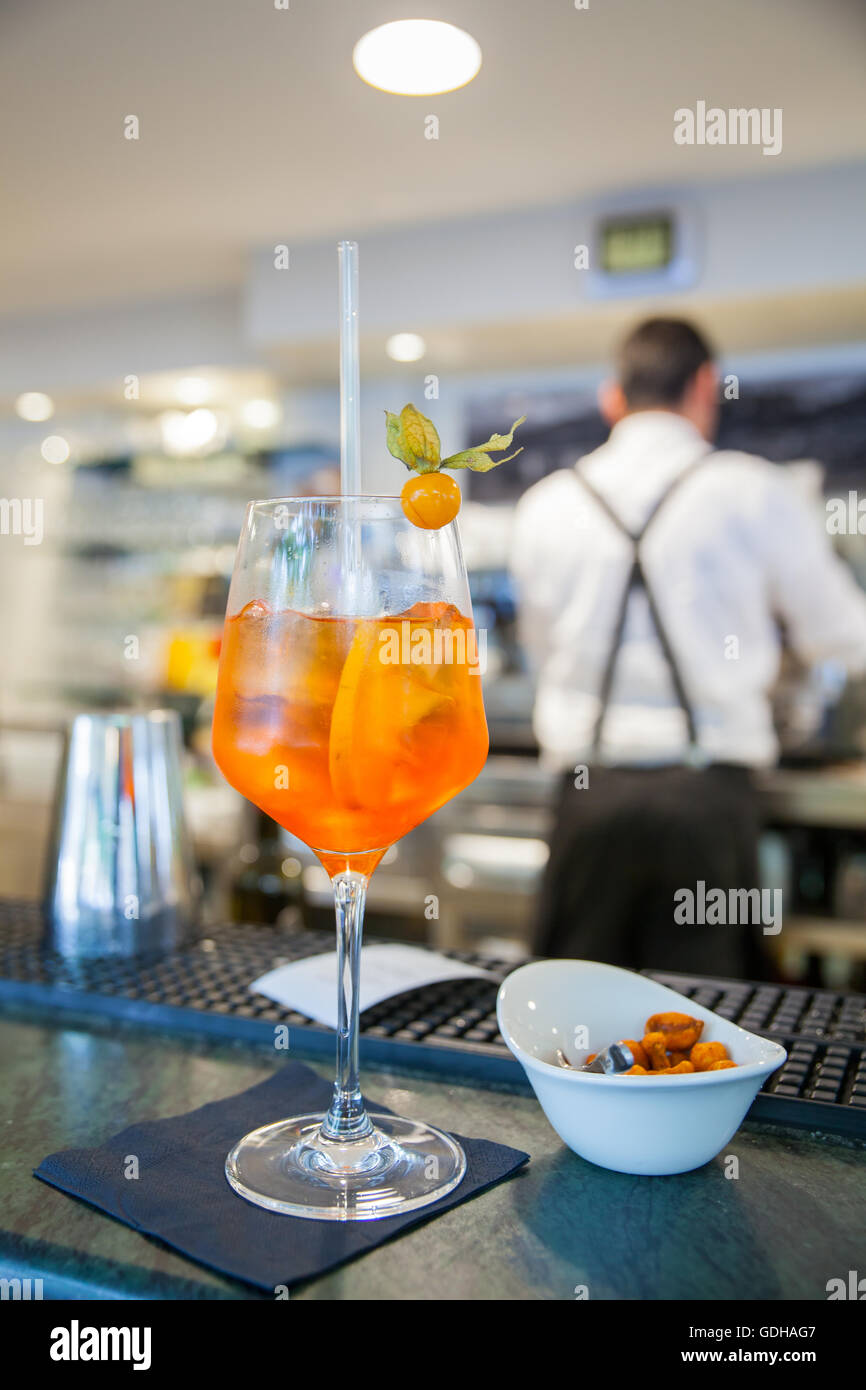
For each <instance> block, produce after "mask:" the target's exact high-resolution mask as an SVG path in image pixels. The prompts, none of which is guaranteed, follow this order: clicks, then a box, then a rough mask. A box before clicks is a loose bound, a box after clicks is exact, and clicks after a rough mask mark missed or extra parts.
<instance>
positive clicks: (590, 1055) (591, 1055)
mask: <svg viewBox="0 0 866 1390" xmlns="http://www.w3.org/2000/svg"><path fill="white" fill-rule="evenodd" d="M597 1056H598V1053H597V1052H588V1053H587V1054H586V1060H585V1061H584V1066H589V1064H590V1062H594V1061H595V1059H596V1057H597Z"/></svg>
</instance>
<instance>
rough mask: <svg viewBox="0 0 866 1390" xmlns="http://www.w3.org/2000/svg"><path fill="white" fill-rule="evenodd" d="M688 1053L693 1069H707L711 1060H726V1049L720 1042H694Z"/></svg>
mask: <svg viewBox="0 0 866 1390" xmlns="http://www.w3.org/2000/svg"><path fill="white" fill-rule="evenodd" d="M690 1055H691V1060H692V1061H693V1062H694V1064H695V1071H709V1069H710V1067H711V1066H712V1064H713V1062H725V1061H727V1060H728V1049H727V1048H726V1047H725V1044H724V1043H721V1042H703V1043H695V1045H694V1047H693V1048H692V1050H691V1054H690Z"/></svg>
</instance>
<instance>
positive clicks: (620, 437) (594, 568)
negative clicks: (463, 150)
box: [512, 319, 866, 975]
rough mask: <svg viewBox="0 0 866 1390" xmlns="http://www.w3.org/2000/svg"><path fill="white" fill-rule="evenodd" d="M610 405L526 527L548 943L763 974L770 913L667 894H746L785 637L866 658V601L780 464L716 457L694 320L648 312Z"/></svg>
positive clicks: (522, 584) (811, 651)
mask: <svg viewBox="0 0 866 1390" xmlns="http://www.w3.org/2000/svg"><path fill="white" fill-rule="evenodd" d="M600 404H601V408H602V411H603V413H604V415H605V418H606V419H607V420H608V422H609V423H610V424H611V426H612V430H611V434H610V437H609V439H608V441H607V443H606V444H604V445H602V447H601V448H599V449H597V450H595V452H594V453H592V454H589V455H588V456H587V457H585V458H584V459H582V460H580V461H579V463H578V464H577V465H576V467H575V468H573V469H563V470H560V471H558V472H556V473H553V474H550V475H549V476H548V477H546V478H543V479H542V480H541V481H540V482H539V483H537V484H536V485H535V486H534V487H532V488H530V489H529V491H528V492H527V493H526V494H525V495H524V496H523V497H522V498H521V500H520V503H519V504H518V508H517V516H516V522H515V534H514V540H513V548H512V554H513V561H512V568H513V573H514V577H515V581H516V585H517V591H518V602H519V612H520V628H521V636H522V639H523V642H524V645H525V648H526V650H527V653H528V656H529V658H530V661H531V663H532V664H533V665H534V666H535V668H536V670H537V677H538V684H537V692H536V703H535V713H534V727H535V732H536V737H537V739H538V742H539V745H540V748H541V753H542V758H543V760H544V761H545V763H546V764H547V765H548V766H555V767H558V768H560V769H561V770H562V771H563V773H564V776H563V782H562V786H561V791H560V797H559V803H558V806H557V814H556V826H555V830H554V833H553V837H552V841H551V853H550V859H549V862H548V868H547V873H546V877H545V882H544V886H543V890H542V896H541V911H540V922H539V927H538V932H537V940H536V947H537V949H538V950H539V951H541V952H543V953H545V954H553V955H585V956H588V957H594V958H597V959H601V960H608V961H611V962H614V963H616V964H623V965H629V966H632V967H635V968H643V967H645V966H654V967H660V968H668V969H680V970H683V971H689V970H693V971H695V972H699V973H718V974H728V975H741V974H744V973H751V972H754V971H755V970H757V969H759V968H760V966H759V956H758V954H757V950H756V946H757V943H758V941H759V939H760V927H758V928H757V929H756V928H755V927H754V926H753V927H752V928H751V929H750V928H749V927H748V926H746V925H743V924H740V927H737V926H730V925H725V926H718V925H706V924H705V925H697V924H696V925H690V924H684V923H682V922H679V921H676V920H675V918H674V910H675V907H676V905H677V902H679V901H682V899H681V898H677V899H675V894H676V893H677V892H678V890H682V889H689V888H690V889H691V890H692V891H694V890H695V889H696V885H697V883H698V882H699V881H703V882H704V884H705V885H706V889H707V891H709V889H710V888H720V889H722V890H724V891H726V892H727V891H728V890H730V889H737V888H744V889H748V888H750V887H752V886H754V884H755V882H756V876H757V871H756V863H755V860H756V846H757V836H758V815H757V807H756V802H755V796H754V792H753V789H752V785H751V778H750V770H751V769H753V768H755V767H761V766H767V765H769V764H772V763H773V762H774V761H775V758H776V756H777V753H778V748H777V743H776V738H775V733H774V728H773V720H772V715H771V709H770V700H769V692H770V689H771V687H772V685H773V682H774V680H775V678H776V676H777V673H778V669H779V662H780V658H781V652H782V635H781V634H782V631H784V638H785V641H786V642H787V643H788V644H789V645H790V646H791V647H792V648H793V649H794V651H795V652H796V653H797V655H798V656H799V657H800V658H801V659H802V660H804V661H805V662H807V663H815V662H818V661H822V660H824V659H827V658H834V659H836V660H838V661H841V662H843V663H845V664H846V665H847V666H848V667H849V669H852V670H862V669H863V668H866V595H864V594H863V593H862V592H861V591H860V589H859V588H858V587H857V585H856V583H855V581H854V579H853V576H852V575H851V574H850V572H849V571H848V570H847V568H846V567H845V566H844V565H843V563H842V562H841V561H840V560H839V559H838V558H837V557H836V556H835V555H834V553H833V551H832V549H831V546H830V543H829V539H828V537H827V534H826V532H824V531H822V529H821V527H820V523H819V522H817V521H816V519H815V517H814V516H813V515H812V513H811V512H810V511H809V510H808V508H807V507H806V506H805V504H804V503H803V502H802V501H801V500H800V498H799V496H798V494H797V493H796V492H795V490H794V488H793V486H792V485H791V484H790V482H789V481H788V480H787V479H786V477H785V473H784V470H783V469H781V468H778V467H776V466H774V465H772V464H769V463H767V462H766V461H765V460H763V459H759V458H755V457H753V456H751V455H749V454H740V453H723V452H714V451H713V449H712V445H711V443H710V441H711V440H712V438H713V436H714V434H715V430H716V426H717V421H718V374H717V370H716V367H715V364H714V362H713V358H712V353H711V351H710V349H709V347H708V345H707V343H706V342H705V340H704V339H703V337H702V336H701V335H700V334H699V333H698V332H697V331H696V330H695V329H694V328H693V327H692V326H691V325H690V324H688V323H685V322H683V321H680V320H676V319H650V320H647V321H646V322H645V323H643V324H641V325H640V326H639V327H638V328H637V329H636V330H635V331H634V332H633V333H631V334H630V336H629V337H628V338H627V339H626V341H625V342H624V344H623V345H622V348H621V350H620V354H619V362H618V373H617V380H616V382H614V383H608V384H607V385H606V386H605V387H604V388H603V390H602V393H601V396H600ZM680 915H681V914H680Z"/></svg>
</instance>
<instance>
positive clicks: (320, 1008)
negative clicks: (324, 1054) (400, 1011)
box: [250, 944, 497, 1028]
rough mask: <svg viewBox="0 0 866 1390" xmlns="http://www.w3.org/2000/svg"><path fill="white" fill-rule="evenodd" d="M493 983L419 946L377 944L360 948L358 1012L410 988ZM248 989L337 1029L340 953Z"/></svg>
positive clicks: (287, 968)
mask: <svg viewBox="0 0 866 1390" xmlns="http://www.w3.org/2000/svg"><path fill="white" fill-rule="evenodd" d="M472 978H480V979H488V980H495V979H496V978H497V977H496V976H495V975H492V974H491V973H490V971H489V970H482V969H481V968H480V967H479V966H477V965H466V964H464V963H463V962H462V961H459V960H451V959H449V957H448V956H441V955H440V954H439V953H438V951H427V950H423V949H422V948H421V947H419V946H389V945H385V944H382V945H375V946H362V947H361V989H360V1010H361V1012H362V1013H363V1012H364V1010H365V1009H369V1008H370V1007H371V1006H372V1005H373V1004H379V1003H381V1002H382V1000H383V999H390V998H392V996H393V995H395V994H403V993H404V991H405V990H408V989H419V988H420V987H421V986H422V985H432V984H436V982H437V981H439V980H467V979H472ZM250 989H251V990H253V991H254V992H255V993H256V994H266V995H267V996H268V998H269V999H274V1000H275V1001H276V1002H277V1003H278V1004H282V1005H283V1006H284V1007H285V1008H287V1009H295V1010H297V1012H298V1013H299V1014H306V1016H307V1018H312V1019H315V1021H316V1022H317V1023H324V1024H326V1026H327V1027H328V1028H336V1027H337V952H336V951H326V952H325V954H324V955H319V956H307V957H306V959H305V960H296V961H292V962H291V963H290V964H289V965H278V966H277V967H276V969H274V970H269V971H268V972H267V974H266V975H260V976H259V978H258V979H257V980H253V982H252V984H251V985H250Z"/></svg>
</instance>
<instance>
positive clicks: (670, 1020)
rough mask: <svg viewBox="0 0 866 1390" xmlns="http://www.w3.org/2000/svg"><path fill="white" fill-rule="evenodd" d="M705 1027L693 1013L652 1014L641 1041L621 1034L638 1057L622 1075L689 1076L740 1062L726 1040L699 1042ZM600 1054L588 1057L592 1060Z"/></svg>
mask: <svg viewBox="0 0 866 1390" xmlns="http://www.w3.org/2000/svg"><path fill="white" fill-rule="evenodd" d="M703 1029H704V1021H703V1019H702V1018H693V1017H692V1015H691V1014H681V1013H664V1014H651V1015H650V1017H649V1018H648V1019H647V1021H646V1029H645V1031H644V1036H643V1039H642V1041H641V1042H636V1041H635V1040H634V1038H620V1039H619V1041H620V1043H621V1044H622V1046H623V1047H627V1048H628V1049H629V1050H630V1052H631V1055H632V1057H633V1058H634V1066H632V1067H629V1068H628V1069H627V1070H626V1071H621V1072H617V1073H616V1075H618V1076H688V1075H689V1074H690V1073H692V1072H696V1071H723V1070H725V1069H726V1068H728V1067H735V1066H736V1065H737V1064H736V1062H733V1061H732V1060H731V1058H730V1057H729V1056H728V1049H727V1048H726V1047H725V1044H724V1043H723V1042H705V1043H702V1042H699V1041H698V1039H699V1038H700V1036H701V1033H702V1032H703ZM596 1055H597V1054H596V1053H595V1052H590V1053H589V1054H588V1056H587V1057H586V1059H585V1060H586V1061H587V1062H591V1061H592V1060H593V1058H594V1057H595V1056H596Z"/></svg>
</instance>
